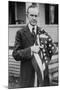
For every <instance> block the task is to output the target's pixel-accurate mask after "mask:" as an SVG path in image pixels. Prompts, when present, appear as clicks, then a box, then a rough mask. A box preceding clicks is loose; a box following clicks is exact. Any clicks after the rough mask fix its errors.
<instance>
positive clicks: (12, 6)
mask: <svg viewBox="0 0 60 90" xmlns="http://www.w3.org/2000/svg"><path fill="white" fill-rule="evenodd" d="M8 7H9V24H25V23H26V15H25V14H26V6H25V3H24V2H13V1H9V6H8Z"/></svg>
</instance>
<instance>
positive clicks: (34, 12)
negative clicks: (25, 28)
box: [28, 8, 38, 26]
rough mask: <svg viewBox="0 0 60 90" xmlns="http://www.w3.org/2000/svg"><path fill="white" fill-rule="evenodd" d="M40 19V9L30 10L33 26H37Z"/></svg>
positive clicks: (29, 15) (30, 21)
mask: <svg viewBox="0 0 60 90" xmlns="http://www.w3.org/2000/svg"><path fill="white" fill-rule="evenodd" d="M37 19H38V8H29V12H28V20H29V23H30V24H31V25H32V26H35V25H37Z"/></svg>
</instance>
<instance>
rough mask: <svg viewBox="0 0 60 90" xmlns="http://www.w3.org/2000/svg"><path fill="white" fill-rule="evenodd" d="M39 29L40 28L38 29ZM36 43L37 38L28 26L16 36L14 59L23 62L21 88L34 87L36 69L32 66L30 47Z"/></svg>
mask: <svg viewBox="0 0 60 90" xmlns="http://www.w3.org/2000/svg"><path fill="white" fill-rule="evenodd" d="M37 29H38V28H37ZM34 43H35V38H34V37H33V35H32V33H31V32H30V30H29V28H28V26H26V27H25V28H23V29H22V30H19V31H18V32H17V34H16V39H15V46H14V50H13V57H14V58H15V60H17V61H21V70H20V86H21V87H32V86H33V85H34V74H35V73H34V72H35V71H34V68H33V66H32V62H31V60H32V58H33V56H31V49H30V47H31V46H32V45H33V44H34Z"/></svg>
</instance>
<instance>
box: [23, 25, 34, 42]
mask: <svg viewBox="0 0 60 90" xmlns="http://www.w3.org/2000/svg"><path fill="white" fill-rule="evenodd" d="M24 35H25V37H26V39H27V40H28V42H29V43H33V37H32V33H31V32H30V30H29V28H28V25H27V26H26V28H25V33H24Z"/></svg>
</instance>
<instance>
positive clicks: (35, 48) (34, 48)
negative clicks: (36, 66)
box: [31, 45, 43, 53]
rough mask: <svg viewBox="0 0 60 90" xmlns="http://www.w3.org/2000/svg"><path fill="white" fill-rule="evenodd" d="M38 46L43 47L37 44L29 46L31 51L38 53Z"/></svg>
mask: <svg viewBox="0 0 60 90" xmlns="http://www.w3.org/2000/svg"><path fill="white" fill-rule="evenodd" d="M40 48H43V47H42V46H38V45H34V46H32V47H31V51H32V52H33V53H38V52H39V50H40Z"/></svg>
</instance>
